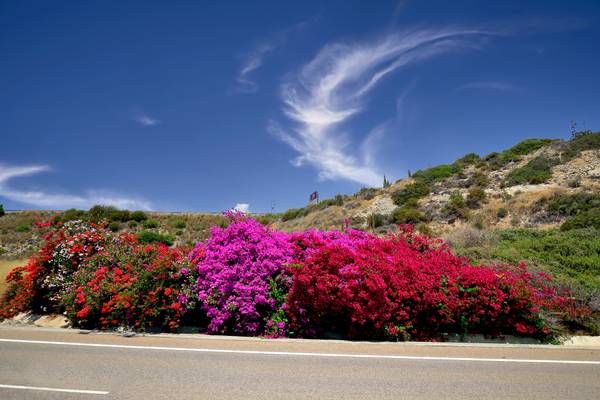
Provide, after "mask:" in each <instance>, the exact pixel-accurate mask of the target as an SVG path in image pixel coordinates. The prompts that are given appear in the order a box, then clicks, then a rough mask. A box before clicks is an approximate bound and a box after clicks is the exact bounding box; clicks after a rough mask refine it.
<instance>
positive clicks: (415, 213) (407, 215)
mask: <svg viewBox="0 0 600 400" xmlns="http://www.w3.org/2000/svg"><path fill="white" fill-rule="evenodd" d="M392 218H393V219H394V222H395V223H397V224H412V225H415V224H418V223H419V222H423V221H425V216H424V215H423V213H422V212H421V211H419V210H417V209H416V208H407V207H398V208H396V209H395V210H394V213H393V214H392Z"/></svg>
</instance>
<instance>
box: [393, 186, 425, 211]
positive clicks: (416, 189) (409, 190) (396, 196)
mask: <svg viewBox="0 0 600 400" xmlns="http://www.w3.org/2000/svg"><path fill="white" fill-rule="evenodd" d="M429 191H430V189H429V186H428V185H427V184H425V183H423V182H414V183H411V184H410V185H407V186H405V187H404V188H402V189H400V190H397V191H395V192H394V193H392V200H393V201H394V204H396V205H397V206H403V205H406V203H407V202H410V201H413V202H414V201H416V200H418V199H420V198H421V197H425V196H427V195H428V194H429Z"/></svg>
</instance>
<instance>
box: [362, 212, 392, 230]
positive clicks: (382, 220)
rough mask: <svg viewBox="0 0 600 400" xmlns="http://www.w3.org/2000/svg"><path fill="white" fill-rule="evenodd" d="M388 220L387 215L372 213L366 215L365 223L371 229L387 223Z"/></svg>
mask: <svg viewBox="0 0 600 400" xmlns="http://www.w3.org/2000/svg"><path fill="white" fill-rule="evenodd" d="M389 222H390V221H389V219H388V217H387V216H385V215H383V214H378V213H373V214H370V215H369V216H368V217H367V224H368V225H369V227H370V228H372V229H375V228H379V227H380V226H384V225H388V224H389Z"/></svg>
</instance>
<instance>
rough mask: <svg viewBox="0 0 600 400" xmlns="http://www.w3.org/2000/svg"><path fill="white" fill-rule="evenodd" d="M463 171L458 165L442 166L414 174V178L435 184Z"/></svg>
mask: <svg viewBox="0 0 600 400" xmlns="http://www.w3.org/2000/svg"><path fill="white" fill-rule="evenodd" d="M461 171H462V167H461V166H460V165H457V164H442V165H438V166H436V167H432V168H428V169H423V170H419V171H417V172H415V173H414V174H412V178H413V179H415V180H417V181H421V182H424V183H426V184H431V183H434V182H439V181H443V180H444V179H446V178H450V177H451V176H454V175H456V174H458V173H459V172H461Z"/></svg>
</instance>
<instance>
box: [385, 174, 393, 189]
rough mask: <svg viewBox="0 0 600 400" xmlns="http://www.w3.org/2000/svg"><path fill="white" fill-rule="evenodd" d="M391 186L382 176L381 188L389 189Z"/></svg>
mask: <svg viewBox="0 0 600 400" xmlns="http://www.w3.org/2000/svg"><path fill="white" fill-rule="evenodd" d="M390 186H391V183H390V181H388V179H387V178H386V177H385V175H384V176H383V188H384V189H385V188H389V187H390Z"/></svg>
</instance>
